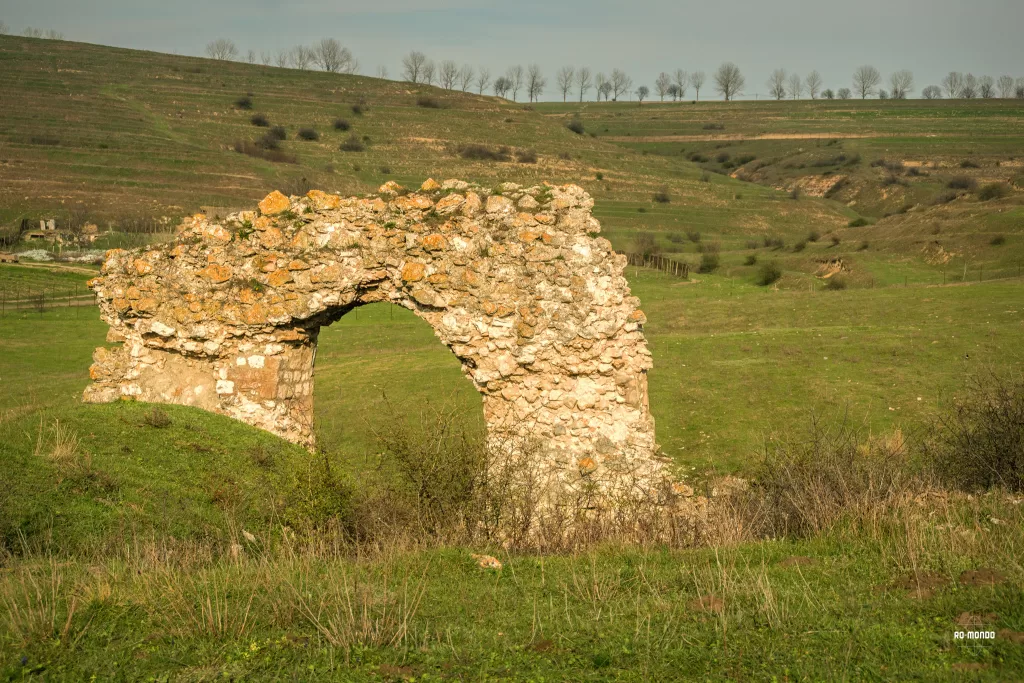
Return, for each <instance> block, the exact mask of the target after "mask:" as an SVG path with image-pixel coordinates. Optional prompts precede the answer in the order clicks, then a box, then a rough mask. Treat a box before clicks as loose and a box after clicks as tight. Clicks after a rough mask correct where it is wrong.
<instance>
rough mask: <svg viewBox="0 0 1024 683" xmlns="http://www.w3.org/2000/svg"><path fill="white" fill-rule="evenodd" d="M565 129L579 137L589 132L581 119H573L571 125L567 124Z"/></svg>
mask: <svg viewBox="0 0 1024 683" xmlns="http://www.w3.org/2000/svg"><path fill="white" fill-rule="evenodd" d="M565 127H566V128H568V129H569V130H571V131H572V132H573V133H576V134H577V135H583V134H584V133H586V132H587V130H586V128H584V127H583V122H582V121H580V120H579V119H573V120H572V121H570V122H569V123H567V124H565Z"/></svg>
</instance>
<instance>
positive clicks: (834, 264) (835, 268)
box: [814, 258, 850, 280]
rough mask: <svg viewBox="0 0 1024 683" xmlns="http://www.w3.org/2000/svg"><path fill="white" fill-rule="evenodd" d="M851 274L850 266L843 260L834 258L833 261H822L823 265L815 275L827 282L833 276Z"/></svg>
mask: <svg viewBox="0 0 1024 683" xmlns="http://www.w3.org/2000/svg"><path fill="white" fill-rule="evenodd" d="M849 272H850V267H849V266H848V265H846V263H844V262H843V259H841V258H832V259H828V260H827V261H822V262H821V265H819V266H818V269H817V270H816V271H814V274H815V275H817V276H818V277H820V278H822V279H824V280H827V279H828V278H830V277H832V276H833V275H838V274H839V273H849Z"/></svg>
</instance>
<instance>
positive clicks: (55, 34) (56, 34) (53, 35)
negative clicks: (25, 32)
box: [46, 28, 64, 40]
mask: <svg viewBox="0 0 1024 683" xmlns="http://www.w3.org/2000/svg"><path fill="white" fill-rule="evenodd" d="M46 39H47V40H64V34H63V33H61V32H60V31H54V30H53V29H52V28H51V29H49V30H47V31H46Z"/></svg>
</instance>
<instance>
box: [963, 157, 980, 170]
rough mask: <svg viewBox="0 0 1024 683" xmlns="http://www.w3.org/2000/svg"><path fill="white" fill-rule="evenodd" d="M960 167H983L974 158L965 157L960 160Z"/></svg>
mask: <svg viewBox="0 0 1024 683" xmlns="http://www.w3.org/2000/svg"><path fill="white" fill-rule="evenodd" d="M960 168H981V164H979V163H978V162H977V161H974V160H973V159H964V160H963V161H961V162H960Z"/></svg>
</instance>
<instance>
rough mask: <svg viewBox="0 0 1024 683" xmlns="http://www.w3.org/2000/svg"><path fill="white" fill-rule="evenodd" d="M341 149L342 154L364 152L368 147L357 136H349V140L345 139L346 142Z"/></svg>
mask: <svg viewBox="0 0 1024 683" xmlns="http://www.w3.org/2000/svg"><path fill="white" fill-rule="evenodd" d="M339 149H340V150H341V151H342V152H362V151H363V150H365V149H366V145H364V144H363V142H362V140H360V139H359V138H358V137H357V136H355V135H349V136H348V137H347V138H345V141H344V142H343V143H341V145H340V146H339Z"/></svg>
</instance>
